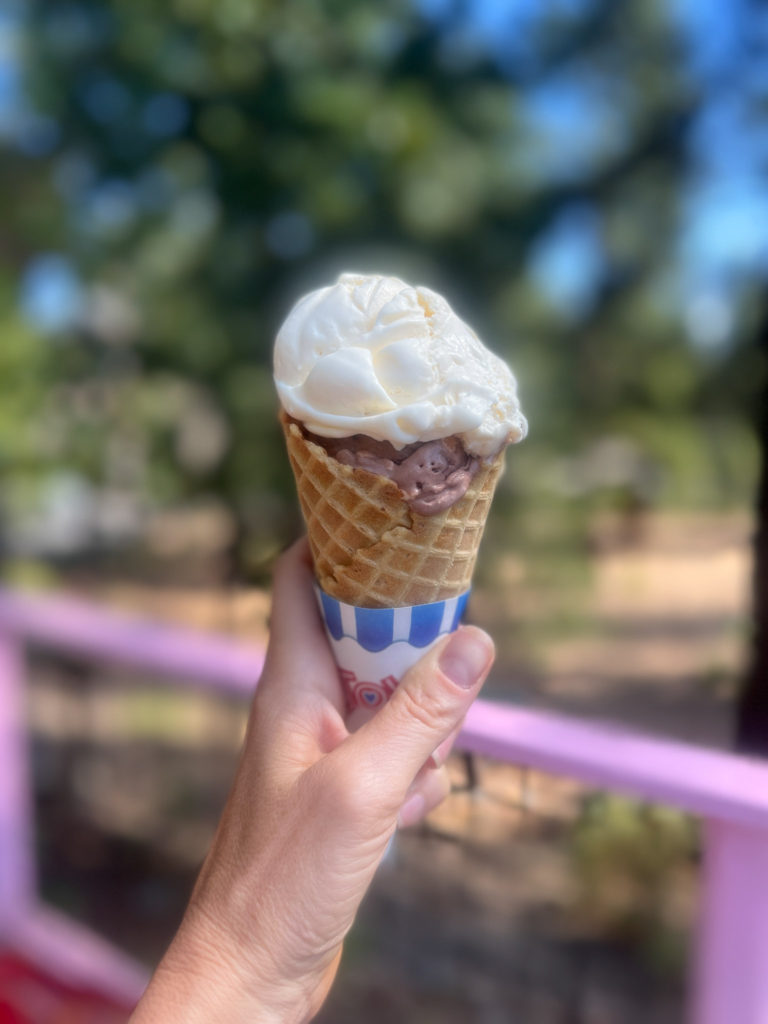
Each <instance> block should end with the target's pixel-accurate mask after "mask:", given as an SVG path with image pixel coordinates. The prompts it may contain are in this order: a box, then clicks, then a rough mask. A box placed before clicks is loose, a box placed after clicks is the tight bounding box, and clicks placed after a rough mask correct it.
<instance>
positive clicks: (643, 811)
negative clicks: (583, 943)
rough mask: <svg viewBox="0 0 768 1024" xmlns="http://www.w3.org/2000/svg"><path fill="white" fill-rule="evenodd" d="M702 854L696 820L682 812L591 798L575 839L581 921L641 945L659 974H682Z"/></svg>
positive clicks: (576, 901) (603, 796)
mask: <svg viewBox="0 0 768 1024" xmlns="http://www.w3.org/2000/svg"><path fill="white" fill-rule="evenodd" d="M698 849H699V840H698V832H697V829H696V827H695V824H694V822H693V820H692V819H691V818H689V817H688V816H686V815H684V814H681V813H680V812H678V811H675V810H672V809H670V808H666V807H661V806H656V805H643V804H637V803H634V802H632V801H629V800H626V799H624V798H623V797H618V796H613V795H609V794H595V795H594V796H591V797H590V798H588V799H587V800H586V801H585V804H584V808H583V812H582V815H581V817H580V819H579V821H578V822H577V823H576V825H575V827H574V830H573V833H572V835H571V840H570V850H571V858H572V865H573V870H574V877H575V893H574V913H575V917H576V919H577V920H579V921H580V922H581V924H582V925H586V926H587V927H593V928H596V929H598V930H599V931H601V932H602V933H603V934H609V935H612V936H613V937H614V938H619V939H622V940H624V941H625V942H629V943H631V944H633V945H636V946H637V948H638V949H639V950H641V951H642V952H643V953H644V955H645V956H646V957H647V959H648V960H649V962H650V963H651V964H652V965H654V966H656V967H657V968H659V969H660V970H663V971H667V970H679V969H680V968H681V967H682V965H683V964H684V962H685V959H684V954H685V943H684V940H683V937H684V935H685V933H686V931H687V929H688V927H689V926H690V914H691V912H692V908H693V905H694V899H693V893H694V884H693V878H694V870H695V866H696V860H697V857H698Z"/></svg>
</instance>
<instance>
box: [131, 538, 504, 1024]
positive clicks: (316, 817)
mask: <svg viewBox="0 0 768 1024" xmlns="http://www.w3.org/2000/svg"><path fill="white" fill-rule="evenodd" d="M492 661H493V644H492V642H491V640H490V638H489V637H488V636H487V635H486V634H485V633H483V632H482V631H481V630H479V629H476V628H474V627H462V628H460V629H459V630H458V632H457V633H454V634H452V635H451V636H450V637H446V638H445V639H443V640H442V641H441V642H439V643H438V644H437V645H435V647H433V648H432V649H431V650H429V651H428V652H427V653H426V654H425V655H424V656H423V657H422V659H421V660H420V661H419V662H418V663H417V664H416V665H415V666H414V668H412V669H411V670H410V672H408V673H407V675H406V676H405V678H404V679H403V681H402V682H401V684H400V686H399V687H398V688H397V690H396V691H395V693H394V695H393V696H392V698H391V699H390V701H389V702H388V703H387V704H386V705H385V706H384V707H383V708H381V709H380V710H379V711H378V712H377V713H376V715H375V716H374V717H373V718H372V719H371V720H370V721H368V722H366V723H365V724H364V725H362V726H361V727H360V728H359V729H358V730H357V731H356V732H354V733H350V732H349V731H348V729H347V726H346V724H345V718H344V706H343V697H342V692H341V687H340V684H339V681H338V673H337V669H336V665H335V663H334V661H333V656H332V654H331V651H330V648H329V645H328V642H327V640H326V637H325V633H324V629H323V626H322V623H321V621H320V617H319V613H318V610H317V606H316V602H315V596H314V593H313V581H312V570H311V562H310V558H309V551H308V547H307V545H306V542H299V543H298V544H296V545H294V546H293V547H292V548H291V549H290V550H289V551H288V552H287V553H286V554H285V555H283V556H282V558H281V559H280V561H279V563H278V566H277V568H276V572H275V584H274V596H273V610H272V632H271V638H270V644H269V650H268V653H267V661H266V665H265V668H264V673H263V675H262V679H261V682H260V684H259V687H258V691H257V694H256V697H255V699H254V702H253V707H252V710H251V715H250V719H249V723H248V729H247V733H246V738H245V744H244V748H243V752H242V755H241V758H240V763H239V767H238V770H237V775H236V777H235V781H234V784H233V787H232V790H231V792H230V795H229V799H228V801H227V805H226V807H225V809H224V813H223V815H222V818H221V821H220V823H219V827H218V830H217V832H216V836H215V838H214V841H213V845H212V847H211V850H210V852H209V854H208V857H207V858H206V860H205V863H204V865H203V868H202V871H201V873H200V877H199V879H198V881H197V884H196V886H195V889H194V892H193V894H192V898H191V900H190V904H189V907H188V909H187V913H186V915H185V917H184V920H183V922H182V925H181V928H180V929H179V932H178V934H177V935H176V937H175V939H174V940H173V942H172V944H171V946H170V948H169V950H168V952H167V953H166V956H165V958H164V959H163V961H162V963H161V964H160V967H159V968H158V970H157V972H156V974H155V976H154V978H153V980H152V982H151V984H150V986H149V988H148V990H147V992H146V993H145V995H144V997H143V999H142V1000H141V1002H140V1003H139V1006H138V1007H137V1009H136V1011H135V1012H134V1015H133V1017H132V1018H131V1024H148V1022H150V1021H152V1022H155V1021H162V1022H163V1024H178V1022H184V1024H195V1022H197V1021H201V1022H202V1021H205V1022H206V1024H211V1022H216V1021H222V1022H223V1021H226V1022H227V1024H235V1022H237V1021H241V1020H242V1021H249V1022H272V1021H274V1022H278V1021H279V1022H280V1024H294V1022H296V1024H298V1022H304V1021H308V1020H310V1019H311V1017H312V1016H313V1015H314V1014H315V1013H316V1012H317V1010H318V1009H319V1007H320V1005H321V1004H322V1002H323V999H324V998H325V996H326V994H327V991H328V989H329V987H330V985H331V982H332V981H333V978H334V976H335V973H336V969H337V967H338V962H339V958H340V955H341V947H342V943H343V940H344V937H345V935H346V934H347V932H348V930H349V928H350V927H351V925H352V922H353V920H354V917H355V914H356V912H357V909H358V907H359V905H360V902H361V900H362V898H363V896H364V895H365V892H366V890H367V888H368V886H369V884H370V882H371V880H372V878H373V876H374V873H375V871H376V868H377V866H378V864H379V862H380V861H381V858H382V856H383V854H384V852H385V850H386V847H387V843H388V842H389V839H390V837H391V836H392V834H393V832H394V831H395V828H396V827H397V825H398V822H399V823H400V824H401V825H406V824H411V823H413V822H414V821H416V820H419V819H420V818H421V817H422V816H423V815H424V814H425V813H427V812H428V811H429V810H431V809H432V808H433V807H435V806H436V805H437V804H438V803H440V801H441V800H442V799H443V798H444V797H445V796H446V794H447V793H448V789H449V783H448V778H447V773H446V771H445V768H444V761H445V758H446V757H447V753H448V750H449V749H450V746H451V744H452V742H453V739H454V738H455V735H456V733H457V732H458V730H459V728H460V726H461V722H462V721H463V719H464V715H465V714H466V712H467V709H468V708H469V706H470V704H471V702H472V701H473V700H474V698H475V697H476V696H477V693H478V690H479V689H480V686H481V685H482V682H483V680H484V679H485V677H486V675H487V674H488V670H489V669H490V666H491V663H492Z"/></svg>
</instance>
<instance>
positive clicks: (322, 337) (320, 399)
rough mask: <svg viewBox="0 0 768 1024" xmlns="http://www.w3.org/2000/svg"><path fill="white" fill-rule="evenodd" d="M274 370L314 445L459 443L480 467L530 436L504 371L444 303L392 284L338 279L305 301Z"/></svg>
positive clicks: (279, 343) (281, 343)
mask: <svg viewBox="0 0 768 1024" xmlns="http://www.w3.org/2000/svg"><path fill="white" fill-rule="evenodd" d="M274 369H275V383H276V386H277V391H278V394H279V397H280V401H281V403H282V405H283V408H284V409H285V411H286V412H287V413H288V414H289V416H292V417H293V418H294V419H297V420H299V421H300V422H301V423H302V424H304V426H305V427H306V428H307V429H308V430H309V431H311V432H312V433H314V434H317V435H319V436H320V437H328V438H341V437H350V436H352V435H355V434H364V435H366V436H367V437H371V438H373V439H374V440H377V441H388V442H389V443H390V444H392V445H393V446H394V447H395V448H398V449H400V448H403V447H405V446H406V445H410V444H414V443H416V442H425V441H432V440H436V439H438V438H446V437H451V436H457V437H458V438H459V439H460V440H461V442H462V444H463V446H464V448H465V449H466V451H467V452H468V453H470V454H471V455H474V456H477V457H478V458H481V459H487V458H491V457H493V456H494V455H496V454H497V453H498V452H499V451H500V450H501V449H502V448H503V447H504V446H505V445H507V444H510V443H512V442H514V441H519V440H521V439H522V438H523V437H525V434H526V432H527V429H528V425H527V423H526V420H525V417H524V416H523V414H522V412H521V410H520V405H519V403H518V400H517V383H516V381H515V378H514V376H513V375H512V372H511V370H510V369H509V367H508V366H507V365H506V364H505V363H504V362H502V360H501V359H499V358H498V357H497V356H495V355H493V353H492V352H489V351H488V349H487V348H485V346H484V345H483V344H482V342H481V341H480V339H479V338H478V337H477V335H476V334H475V332H474V331H473V330H472V328H471V327H469V326H468V325H467V324H465V323H464V321H463V320H460V319H459V317H458V316H456V314H455V313H454V312H453V310H452V309H451V307H450V306H449V305H448V303H447V302H446V300H445V299H444V298H442V296H440V295H438V294H437V293H436V292H433V291H430V290H429V289H428V288H423V287H419V286H416V287H412V286H411V285H408V284H406V283H405V282H404V281H401V280H400V279H399V278H396V277H383V276H380V275H375V274H371V275H364V274H342V275H341V276H340V277H339V279H338V281H337V282H336V284H333V285H330V286H329V287H327V288H320V289H318V290H317V291H314V292H310V294H309V295H305V296H304V298H302V299H300V300H299V302H297V303H296V305H295V306H294V308H293V309H292V310H291V312H290V313H289V315H288V318H287V319H286V321H285V323H284V324H283V326H282V328H281V329H280V332H279V333H278V336H277V339H276V342H275V354H274Z"/></svg>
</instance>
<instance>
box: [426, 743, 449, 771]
mask: <svg viewBox="0 0 768 1024" xmlns="http://www.w3.org/2000/svg"><path fill="white" fill-rule="evenodd" d="M455 738H456V737H455V736H454V735H451V736H449V737H448V739H447V740H443V742H442V743H441V744H440V746H439V747H438V748H437V750H434V751H433V752H432V756H431V757H430V759H429V760H428V761H427V766H428V767H429V768H442V766H443V765H444V764H445V762H446V760H447V758H448V755H449V754H450V752H451V749H452V748H453V741H454V740H455Z"/></svg>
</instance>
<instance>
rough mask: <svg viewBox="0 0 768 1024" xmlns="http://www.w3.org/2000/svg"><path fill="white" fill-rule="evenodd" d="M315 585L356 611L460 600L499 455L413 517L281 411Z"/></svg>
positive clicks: (391, 488) (388, 488)
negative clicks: (446, 499) (442, 501)
mask: <svg viewBox="0 0 768 1024" xmlns="http://www.w3.org/2000/svg"><path fill="white" fill-rule="evenodd" d="M280 418H281V423H282V426H283V431H284V433H285V439H286V445H287V448H288V456H289V458H290V461H291V466H292V468H293V472H294V476H295V478H296V487H297V490H298V494H299V501H300V503H301V508H302V512H303V514H304V519H305V522H306V525H307V532H308V534H309V543H310V547H311V549H312V557H313V560H314V565H315V575H316V577H317V581H318V584H319V586H320V588H321V589H322V590H323V591H324V592H325V593H326V594H328V595H330V596H331V597H333V598H336V600H338V601H341V602H343V603H345V604H348V605H353V606H355V607H358V608H401V607H406V606H412V605H424V604H429V603H433V602H438V601H444V600H446V599H448V598H454V597H459V596H460V595H462V594H464V593H466V592H467V591H468V590H469V588H470V585H471V579H472V573H473V570H474V567H475V561H476V559H477V552H478V548H479V546H480V540H481V538H482V535H483V530H484V529H485V522H486V519H487V516H488V511H489V509H490V505H491V500H492V498H493V492H494V490H495V487H496V483H497V482H498V479H499V477H500V475H501V472H502V469H503V465H504V452H503V450H502V451H501V452H500V453H499V454H498V455H497V456H496V457H495V458H494V459H493V460H492V461H491V462H490V463H488V464H483V465H481V467H480V470H479V471H478V472H477V474H476V475H475V477H474V479H473V480H472V482H471V484H470V486H469V488H468V490H467V492H466V494H465V495H464V496H463V497H462V498H460V499H459V501H457V502H456V503H455V504H453V505H451V507H450V508H448V509H446V510H445V511H443V512H440V513H438V514H437V515H431V516H423V515H419V514H418V513H416V512H413V511H412V510H411V509H410V508H409V506H408V504H407V502H406V501H405V499H404V497H403V495H402V493H401V491H400V489H399V488H398V487H397V485H396V484H394V483H393V482H392V481H391V480H389V479H387V478H386V477H383V476H379V475H377V474H375V473H370V472H368V471H366V470H364V469H359V468H353V467H351V466H348V465H344V464H343V463H341V462H339V461H337V460H336V459H335V458H333V457H332V456H330V455H329V454H328V453H327V452H326V451H325V449H324V448H323V447H321V446H320V445H318V444H316V443H314V442H313V441H311V440H309V439H308V438H307V437H306V436H305V434H304V432H303V430H302V428H301V426H300V425H299V424H298V423H297V422H296V421H295V420H292V419H291V418H290V417H289V416H287V415H286V413H285V412H282V413H281V417H280Z"/></svg>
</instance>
